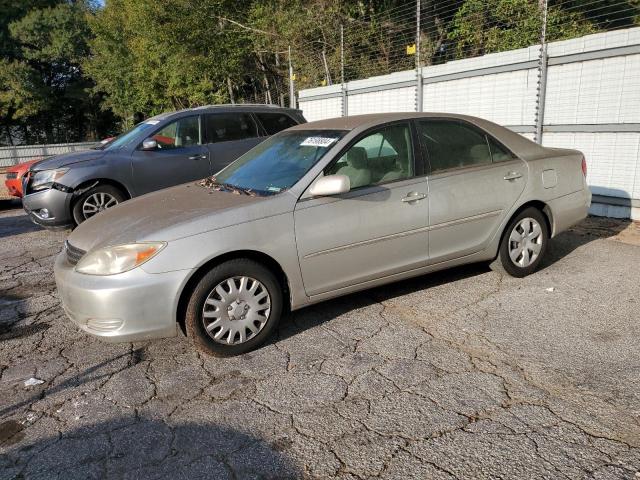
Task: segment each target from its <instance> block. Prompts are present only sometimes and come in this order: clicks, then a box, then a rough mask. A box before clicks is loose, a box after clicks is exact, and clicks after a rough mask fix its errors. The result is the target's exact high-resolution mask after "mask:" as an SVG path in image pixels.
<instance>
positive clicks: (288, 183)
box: [208, 130, 346, 195]
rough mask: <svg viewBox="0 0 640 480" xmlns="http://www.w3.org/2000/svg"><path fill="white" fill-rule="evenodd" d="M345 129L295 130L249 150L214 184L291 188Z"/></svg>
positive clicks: (262, 191)
mask: <svg viewBox="0 0 640 480" xmlns="http://www.w3.org/2000/svg"><path fill="white" fill-rule="evenodd" d="M345 133H346V132H345V131H342V130H294V131H286V132H283V133H280V134H278V135H275V136H273V137H271V138H269V139H268V140H265V141H264V142H262V143H261V144H259V145H257V146H256V147H254V148H252V149H251V150H249V151H248V152H247V153H245V154H244V155H243V156H241V157H240V158H238V159H237V160H236V161H235V162H233V163H232V164H231V165H229V166H228V167H227V168H225V169H224V170H223V171H221V172H220V173H219V174H218V175H216V176H215V177H213V178H212V179H211V181H210V182H209V183H208V185H210V186H214V187H215V186H218V187H226V188H228V189H229V190H235V191H238V190H240V191H245V193H246V192H252V193H255V194H259V195H272V194H276V193H280V192H282V191H284V190H287V189H289V188H291V187H292V186H293V185H294V184H295V183H296V182H297V181H298V180H300V179H301V178H302V177H303V176H304V174H305V173H307V172H308V171H309V169H310V168H311V167H313V166H314V165H315V164H316V162H318V160H320V159H321V158H322V157H323V156H324V154H325V153H326V152H327V151H328V150H329V149H330V148H331V147H332V146H333V145H335V143H336V142H337V141H338V140H339V139H340V138H342V137H343V136H344V135H345Z"/></svg>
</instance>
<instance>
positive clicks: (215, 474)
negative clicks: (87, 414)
mask: <svg viewBox="0 0 640 480" xmlns="http://www.w3.org/2000/svg"><path fill="white" fill-rule="evenodd" d="M40 421H41V422H45V421H46V419H44V418H43V419H41V420H40ZM31 429H32V430H33V431H39V432H40V433H41V434H42V437H43V438H38V439H31V438H29V437H30V436H31V435H37V434H35V433H30V432H29V431H27V430H23V427H22V426H21V425H20V424H19V423H18V422H16V421H11V420H10V421H8V422H4V423H2V424H0V442H1V443H0V473H3V475H2V478H36V477H37V478H64V479H71V478H77V479H80V478H83V479H85V478H132V479H133V478H135V479H147V478H170V479H200V478H202V479H204V478H206V479H212V478H213V479H221V480H224V479H232V478H233V479H236V478H278V479H294V478H302V476H303V475H302V472H301V471H300V470H299V469H298V468H297V467H296V465H295V464H294V462H293V461H292V460H291V459H290V458H289V457H287V456H286V455H285V454H284V453H283V450H286V449H287V448H288V446H289V445H290V441H289V442H286V440H287V439H286V438H283V439H281V440H282V441H278V440H276V441H275V442H273V443H272V444H269V443H267V442H266V441H265V440H262V439H260V438H257V437H256V436H254V435H253V434H247V433H243V432H240V431H238V430H235V429H233V428H229V427H226V426H220V425H216V424H214V423H209V422H208V421H207V420H204V421H202V422H199V423H189V422H185V423H175V424H174V423H168V422H164V421H158V420H150V419H145V418H142V419H140V418H136V417H135V416H131V417H123V418H115V419H113V420H110V421H107V422H102V423H97V424H94V425H87V426H84V427H81V428H76V429H73V430H71V431H68V432H64V433H62V434H61V435H58V434H57V433H53V432H55V430H56V428H55V427H54V428H53V431H51V430H48V429H47V430H45V429H44V428H42V427H40V428H38V425H34V426H33V427H31ZM43 431H46V433H43Z"/></svg>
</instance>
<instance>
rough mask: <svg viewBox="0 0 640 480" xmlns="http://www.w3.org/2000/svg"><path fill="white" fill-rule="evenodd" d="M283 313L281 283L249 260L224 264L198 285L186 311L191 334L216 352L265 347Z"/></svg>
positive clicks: (201, 347)
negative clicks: (264, 344)
mask: <svg viewBox="0 0 640 480" xmlns="http://www.w3.org/2000/svg"><path fill="white" fill-rule="evenodd" d="M281 314H282V287H281V286H280V283H279V282H278V280H277V279H276V277H275V275H273V273H271V271H270V270H268V269H267V268H265V267H264V266H262V265H261V264H259V263H257V262H254V261H253V260H249V259H235V260H230V261H228V262H224V263H221V264H220V265H218V266H216V267H214V268H213V269H212V270H211V271H210V272H209V273H207V274H206V275H205V276H204V277H203V278H202V279H201V280H200V281H199V282H198V284H197V285H196V288H195V289H194V291H193V293H192V294H191V298H190V299H189V304H188V306H187V311H186V319H185V324H186V329H187V335H188V336H189V337H190V338H191V340H192V341H193V343H194V344H195V346H196V348H198V350H200V351H202V352H203V353H207V354H211V355H216V356H231V355H238V354H241V353H245V352H248V351H249V350H253V349H254V348H256V347H258V346H260V345H262V344H263V343H264V342H265V341H266V340H267V339H268V338H269V336H270V335H271V333H272V332H273V331H274V329H275V328H276V326H277V325H278V322H279V321H280V316H281Z"/></svg>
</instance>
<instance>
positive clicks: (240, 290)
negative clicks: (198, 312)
mask: <svg viewBox="0 0 640 480" xmlns="http://www.w3.org/2000/svg"><path fill="white" fill-rule="evenodd" d="M270 312H271V297H270V296H269V292H268V291H267V289H266V288H265V286H264V285H263V284H262V283H260V282H259V281H258V280H256V279H255V278H251V277H232V278H227V279H226V280H223V281H222V282H220V283H219V284H218V285H217V286H216V288H214V289H213V290H212V291H211V293H209V295H208V296H207V299H206V300H205V302H204V307H203V308H202V322H203V325H204V328H205V330H206V332H207V333H208V334H209V336H210V337H211V338H212V339H213V340H215V341H216V342H218V343H222V344H225V345H237V344H240V343H244V342H246V341H248V340H250V339H252V338H253V337H255V336H256V335H257V334H258V333H259V332H260V331H261V330H262V329H263V328H264V326H265V325H266V324H267V320H268V319H269V313H270Z"/></svg>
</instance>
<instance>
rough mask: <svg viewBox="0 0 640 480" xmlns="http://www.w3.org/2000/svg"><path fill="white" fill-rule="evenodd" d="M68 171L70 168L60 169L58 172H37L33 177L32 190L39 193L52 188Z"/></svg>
mask: <svg viewBox="0 0 640 480" xmlns="http://www.w3.org/2000/svg"><path fill="white" fill-rule="evenodd" d="M68 171H69V169H68V168H58V169H56V170H42V171H40V172H36V173H35V174H34V175H33V177H31V190H34V191H38V190H46V189H47V188H51V186H52V185H53V184H54V183H55V182H56V181H57V180H58V179H59V178H60V177H62V176H63V175H64V174H65V173H67V172H68Z"/></svg>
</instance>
